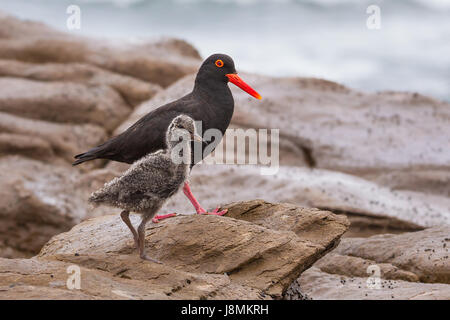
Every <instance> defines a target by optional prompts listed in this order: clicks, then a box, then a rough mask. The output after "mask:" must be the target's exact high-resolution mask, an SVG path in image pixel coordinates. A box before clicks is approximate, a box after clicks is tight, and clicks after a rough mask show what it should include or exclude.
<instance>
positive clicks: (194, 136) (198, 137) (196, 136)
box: [191, 133, 203, 142]
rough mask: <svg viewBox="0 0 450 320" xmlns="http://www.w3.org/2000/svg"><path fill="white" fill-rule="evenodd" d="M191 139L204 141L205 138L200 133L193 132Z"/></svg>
mask: <svg viewBox="0 0 450 320" xmlns="http://www.w3.org/2000/svg"><path fill="white" fill-rule="evenodd" d="M191 140H192V141H199V142H202V141H203V139H202V137H200V136H199V135H198V134H196V133H191Z"/></svg>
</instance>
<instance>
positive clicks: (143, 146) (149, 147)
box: [73, 94, 196, 165]
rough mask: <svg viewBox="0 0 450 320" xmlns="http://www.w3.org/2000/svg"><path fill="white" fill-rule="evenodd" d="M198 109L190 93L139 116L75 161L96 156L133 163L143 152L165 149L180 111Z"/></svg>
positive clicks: (91, 158) (77, 157)
mask: <svg viewBox="0 0 450 320" xmlns="http://www.w3.org/2000/svg"><path fill="white" fill-rule="evenodd" d="M195 109H196V102H195V100H194V99H192V97H191V95H190V94H189V95H187V96H184V97H183V98H181V99H179V100H176V101H174V102H171V103H169V104H166V105H164V106H162V107H159V108H157V109H155V110H153V111H151V112H149V113H148V114H146V115H145V116H144V117H142V118H141V119H139V120H138V121H137V122H136V123H134V124H133V125H132V126H131V127H129V128H128V129H127V130H126V131H124V132H123V133H121V134H119V135H118V136H116V137H113V138H111V139H110V140H108V141H106V142H105V143H103V144H101V145H99V146H97V147H95V148H92V149H91V150H89V151H87V152H85V153H81V154H78V155H76V156H75V158H76V159H77V160H76V161H75V162H74V163H73V165H78V164H80V163H83V162H85V161H89V160H93V159H109V160H114V161H119V162H125V163H133V162H134V161H136V160H138V159H140V158H142V157H143V156H145V155H147V154H149V153H153V152H155V151H157V150H159V149H164V148H165V147H166V144H165V136H166V131H167V128H168V127H169V124H170V122H171V121H172V120H173V119H174V118H175V117H176V116H177V115H179V114H180V113H185V114H187V115H190V113H191V110H195Z"/></svg>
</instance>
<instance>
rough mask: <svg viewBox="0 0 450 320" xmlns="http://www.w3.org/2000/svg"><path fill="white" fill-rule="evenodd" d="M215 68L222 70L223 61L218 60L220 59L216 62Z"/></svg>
mask: <svg viewBox="0 0 450 320" xmlns="http://www.w3.org/2000/svg"><path fill="white" fill-rule="evenodd" d="M216 66H217V67H219V68H222V67H223V61H222V60H220V59H218V60H216Z"/></svg>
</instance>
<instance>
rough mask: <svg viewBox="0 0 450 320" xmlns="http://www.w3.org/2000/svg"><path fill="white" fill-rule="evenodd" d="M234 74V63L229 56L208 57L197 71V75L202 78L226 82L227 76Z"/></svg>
mask: <svg viewBox="0 0 450 320" xmlns="http://www.w3.org/2000/svg"><path fill="white" fill-rule="evenodd" d="M232 73H236V69H235V67H234V61H233V59H231V57H230V56H228V55H226V54H220V53H216V54H213V55H211V56H209V57H208V58H207V59H206V60H205V61H203V63H202V65H201V67H200V69H199V70H198V75H199V76H202V77H207V78H208V79H210V81H211V80H212V79H217V80H218V81H222V82H225V83H226V82H228V78H227V76H226V75H227V74H232Z"/></svg>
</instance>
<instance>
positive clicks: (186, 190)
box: [183, 182, 228, 216]
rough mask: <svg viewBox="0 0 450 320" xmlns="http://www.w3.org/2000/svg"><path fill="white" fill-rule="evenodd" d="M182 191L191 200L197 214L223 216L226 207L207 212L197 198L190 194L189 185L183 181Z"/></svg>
mask: <svg viewBox="0 0 450 320" xmlns="http://www.w3.org/2000/svg"><path fill="white" fill-rule="evenodd" d="M183 192H184V194H185V195H186V197H188V199H189V201H191V203H192V205H193V206H194V208H195V211H197V214H213V215H216V216H223V215H224V214H225V213H227V211H228V209H225V210H222V211H219V208H216V209H214V210H213V211H212V212H207V211H206V210H205V209H203V208H202V206H201V205H200V203H198V201H197V199H195V197H194V195H193V194H192V191H191V187H190V186H189V183H187V182H185V183H184V187H183Z"/></svg>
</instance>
